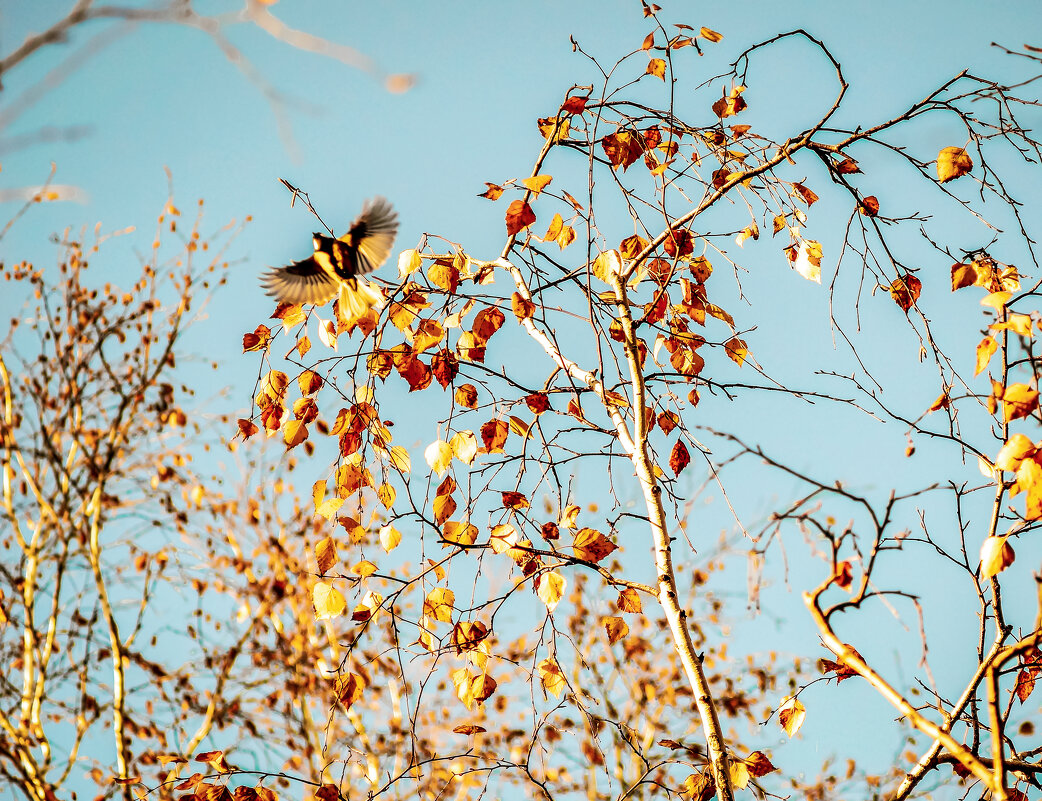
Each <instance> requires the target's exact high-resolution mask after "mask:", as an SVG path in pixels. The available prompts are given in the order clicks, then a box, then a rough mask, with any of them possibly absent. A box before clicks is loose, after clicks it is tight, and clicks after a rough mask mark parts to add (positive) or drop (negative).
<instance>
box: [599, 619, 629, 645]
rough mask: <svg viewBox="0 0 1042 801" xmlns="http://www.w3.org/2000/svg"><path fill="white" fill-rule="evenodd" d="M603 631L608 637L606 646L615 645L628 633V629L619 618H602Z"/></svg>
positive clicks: (624, 622)
mask: <svg viewBox="0 0 1042 801" xmlns="http://www.w3.org/2000/svg"><path fill="white" fill-rule="evenodd" d="M604 631H605V632H606V633H607V635H608V644H609V645H615V643H617V642H618V641H619V640H621V639H622V638H623V637H625V636H626V635H627V634H629V633H630V627H629V626H628V625H627V624H626V621H625V620H623V619H622V618H621V617H606V618H604Z"/></svg>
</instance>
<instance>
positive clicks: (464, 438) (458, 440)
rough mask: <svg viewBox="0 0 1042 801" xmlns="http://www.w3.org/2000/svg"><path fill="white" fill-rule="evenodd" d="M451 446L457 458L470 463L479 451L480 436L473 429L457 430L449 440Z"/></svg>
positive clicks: (464, 462) (467, 463)
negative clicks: (475, 434)
mask: <svg viewBox="0 0 1042 801" xmlns="http://www.w3.org/2000/svg"><path fill="white" fill-rule="evenodd" d="M449 448H451V449H452V453H453V455H454V456H455V457H456V458H457V459H459V460H460V461H461V462H463V464H466V465H469V464H471V463H473V461H474V457H475V456H476V455H477V453H478V438H477V437H476V436H474V432H473V431H469V430H468V431H457V432H456V433H455V434H453V435H452V439H450V440H449Z"/></svg>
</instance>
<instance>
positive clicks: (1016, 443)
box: [995, 434, 1035, 470]
mask: <svg viewBox="0 0 1042 801" xmlns="http://www.w3.org/2000/svg"><path fill="white" fill-rule="evenodd" d="M1034 452H1035V445H1034V443H1033V442H1032V441H1031V440H1030V439H1028V438H1027V437H1026V436H1025V435H1024V434H1014V435H1013V436H1012V437H1010V438H1009V439H1008V440H1006V444H1005V445H1003V446H1002V450H1000V451H999V455H998V456H996V457H995V466H996V467H997V468H998V469H999V470H1016V469H1017V468H1018V467H1019V466H1020V463H1021V462H1022V461H1024V460H1025V459H1026V458H1028V457H1029V456H1031V454H1033V453H1034Z"/></svg>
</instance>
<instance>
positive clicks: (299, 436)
mask: <svg viewBox="0 0 1042 801" xmlns="http://www.w3.org/2000/svg"><path fill="white" fill-rule="evenodd" d="M282 437H283V439H284V440H285V441H286V447H287V448H295V447H296V446H297V445H299V444H300V443H302V442H303V441H304V440H306V439H307V438H308V427H307V424H306V423H305V422H304V421H303V420H287V421H286V422H285V424H284V425H283V426H282Z"/></svg>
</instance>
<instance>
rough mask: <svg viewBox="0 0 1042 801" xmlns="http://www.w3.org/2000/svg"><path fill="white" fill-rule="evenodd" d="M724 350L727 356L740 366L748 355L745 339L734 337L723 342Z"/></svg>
mask: <svg viewBox="0 0 1042 801" xmlns="http://www.w3.org/2000/svg"><path fill="white" fill-rule="evenodd" d="M724 350H725V351H727V355H728V357H729V358H730V359H731V361H733V362H734V363H735V364H737V365H738V366H739V367H741V366H742V365H743V364H745V357H746V356H748V355H749V348H748V347H747V346H746V344H745V340H742V339H738V337H734V338H732V339H730V340H728V341H727V342H725V343H724Z"/></svg>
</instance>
